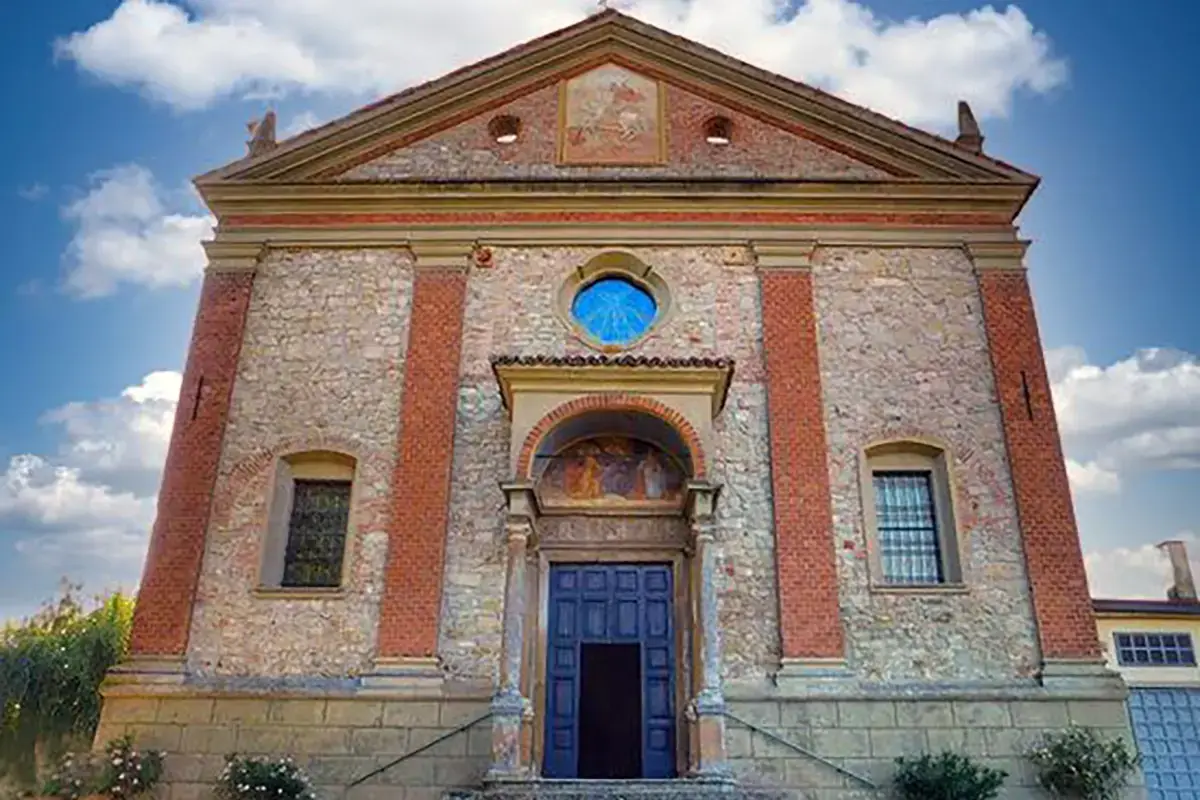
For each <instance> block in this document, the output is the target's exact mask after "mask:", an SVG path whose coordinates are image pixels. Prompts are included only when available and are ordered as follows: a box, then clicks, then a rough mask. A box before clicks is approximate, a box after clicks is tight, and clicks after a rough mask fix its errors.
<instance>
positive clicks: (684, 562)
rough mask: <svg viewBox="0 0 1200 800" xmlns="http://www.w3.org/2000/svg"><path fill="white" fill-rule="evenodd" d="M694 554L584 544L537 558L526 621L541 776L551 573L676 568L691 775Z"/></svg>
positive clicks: (679, 684)
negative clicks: (599, 567)
mask: <svg viewBox="0 0 1200 800" xmlns="http://www.w3.org/2000/svg"><path fill="white" fill-rule="evenodd" d="M690 562H691V558H690V555H689V554H688V553H687V552H686V550H685V549H684V548H682V547H681V548H664V547H662V546H661V545H654V546H642V547H639V546H637V545H636V544H619V545H617V546H616V547H612V548H605V547H603V545H602V544H599V543H592V542H583V543H578V544H557V543H556V544H554V545H546V546H543V547H539V548H538V549H537V551H536V552H533V553H532V554H531V559H530V566H531V567H532V570H531V571H532V573H533V574H532V575H531V576H530V586H531V591H532V594H533V602H531V603H529V604H528V605H527V608H528V609H529V610H528V612H527V619H526V630H530V631H534V632H535V635H534V636H531V637H528V642H529V647H528V652H527V653H526V657H525V659H524V660H525V667H526V668H525V669H524V670H522V671H523V673H524V676H523V680H522V687H521V689H522V693H523V694H524V695H525V696H526V697H528V698H530V700H531V702H532V703H533V720H532V731H531V733H532V738H533V741H532V752H531V761H532V764H531V765H530V766H531V767H532V769H533V770H534V771H535V773H536V774H539V775H540V774H541V771H542V764H543V762H544V759H545V752H546V751H545V737H546V667H547V661H546V659H547V658H548V657H549V628H548V622H549V619H550V568H551V566H552V565H554V564H588V563H594V564H618V563H621V564H650V563H655V564H670V565H671V579H672V583H673V587H672V588H673V591H674V596H673V597H672V604H673V605H672V609H671V613H672V614H673V616H674V621H675V664H674V669H675V771H676V774H678V775H681V776H682V775H686V774H688V771H689V765H690V763H691V762H690V760H689V749H688V744H689V738H690V731H689V724H688V720H687V716H686V709H687V707H688V700H689V698H691V697H692V669H691V663H690V662H691V655H692V653H693V647H694V642H693V635H692V634H693V632H692V627H693V624H692V614H691V607H692V606H691V592H690V589H689V587H690V584H691V581H690V580H689V578H688V576H689V570H690V567H691V563H690Z"/></svg>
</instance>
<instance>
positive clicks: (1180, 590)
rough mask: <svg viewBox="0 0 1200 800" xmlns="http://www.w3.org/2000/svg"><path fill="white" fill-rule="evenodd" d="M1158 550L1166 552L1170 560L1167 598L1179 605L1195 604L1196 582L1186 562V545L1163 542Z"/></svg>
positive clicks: (1173, 541)
mask: <svg viewBox="0 0 1200 800" xmlns="http://www.w3.org/2000/svg"><path fill="white" fill-rule="evenodd" d="M1158 547H1159V549H1161V550H1166V551H1167V556H1168V557H1169V558H1170V559H1171V572H1172V574H1173V581H1172V583H1171V588H1170V589H1168V590H1167V597H1169V598H1171V599H1172V600H1175V601H1178V602H1180V603H1195V602H1197V600H1196V581H1195V579H1194V578H1193V577H1192V565H1191V563H1189V562H1188V552H1187V545H1185V544H1184V543H1183V542H1181V541H1178V540H1171V541H1167V542H1163V543H1161V544H1160V545H1158Z"/></svg>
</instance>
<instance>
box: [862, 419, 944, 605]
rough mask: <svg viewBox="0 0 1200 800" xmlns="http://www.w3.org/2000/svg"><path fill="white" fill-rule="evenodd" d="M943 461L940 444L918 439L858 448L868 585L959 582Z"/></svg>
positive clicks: (939, 584) (892, 585)
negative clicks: (869, 580) (868, 556)
mask: <svg viewBox="0 0 1200 800" xmlns="http://www.w3.org/2000/svg"><path fill="white" fill-rule="evenodd" d="M949 461H950V459H949V456H948V454H947V452H946V450H945V449H944V448H943V447H941V446H939V445H937V444H934V443H931V442H924V441H911V440H905V441H892V442H884V443H880V444H876V445H872V446H871V447H868V448H867V449H866V450H864V452H863V456H862V481H861V483H862V490H863V516H864V518H865V521H866V531H867V539H868V544H869V548H868V549H869V552H870V568H871V583H872V585H874V586H878V587H896V588H904V587H908V588H923V587H937V586H957V585H961V584H962V581H963V573H962V559H961V556H960V552H959V540H958V528H957V524H956V522H955V516H954V490H953V480H952V475H951V470H950V467H949Z"/></svg>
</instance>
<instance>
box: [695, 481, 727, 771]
mask: <svg viewBox="0 0 1200 800" xmlns="http://www.w3.org/2000/svg"><path fill="white" fill-rule="evenodd" d="M719 494H720V487H719V486H716V485H713V484H710V483H707V482H700V481H693V482H692V483H690V484H689V485H688V517H689V519H690V522H691V532H692V540H691V546H692V559H691V570H690V579H691V587H690V588H691V598H692V603H691V605H692V644H693V650H694V653H695V656H694V672H693V676H694V689H695V691H694V693H693V696H692V698H691V701H690V702H689V704H688V709H687V719H688V723H689V726H690V740H691V745H692V747H691V770H692V773H693V775H694V776H695V777H702V778H711V777H726V776H728V775H729V774H730V773H729V765H728V759H727V753H726V748H725V693H724V689H723V687H722V682H721V629H720V624H719V621H718V619H717V587H716V552H715V542H716V538H715V530H716V529H715V523H714V521H713V517H714V514H715V512H716V505H717V496H718V495H719Z"/></svg>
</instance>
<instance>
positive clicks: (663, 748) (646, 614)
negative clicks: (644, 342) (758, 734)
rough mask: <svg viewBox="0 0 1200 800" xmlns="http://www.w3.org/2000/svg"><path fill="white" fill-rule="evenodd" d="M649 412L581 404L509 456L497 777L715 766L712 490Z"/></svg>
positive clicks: (671, 431) (669, 425)
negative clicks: (515, 476)
mask: <svg viewBox="0 0 1200 800" xmlns="http://www.w3.org/2000/svg"><path fill="white" fill-rule="evenodd" d="M626 399H628V398H626ZM655 405H656V404H654V403H638V402H618V401H616V400H612V401H611V402H609V403H607V404H604V403H599V402H596V401H595V400H594V399H591V398H589V399H588V401H587V402H578V403H576V404H575V408H573V409H571V411H572V412H573V413H562V410H561V409H556V411H555V412H551V413H550V414H548V415H547V419H548V420H549V424H545V425H543V424H539V425H536V426H534V427H533V429H532V430H531V432H530V434H529V438H528V439H527V440H526V441H525V443H524V446H523V447H522V450H521V456H522V457H521V458H520V460H519V469H520V470H521V471H522V472H523V473H524V474H523V475H522V478H523V479H524V480H521V481H519V482H514V483H512V484H507V485H506V487H505V488H506V492H507V494H508V500H509V503H508V508H509V522H508V535H509V585H508V591H507V595H506V604H507V607H506V611H505V626H504V627H505V635H504V645H505V648H506V649H505V658H504V665H503V667H502V674H501V690H500V692H499V694H498V695H497V700H496V703H495V705H494V710H495V712H496V715H497V716H496V723H495V724H496V732H497V733H496V736H495V742H496V764H495V768H494V774H495V775H497V776H500V777H503V776H504V775H505V774H508V773H507V771H506V770H507V768H508V767H509V766H511V767H512V768H513V769H515V771H516V772H518V773H523V774H534V775H540V776H542V777H545V778H565V779H610V780H611V779H643V778H646V779H662V778H672V777H676V776H679V775H681V774H705V773H706V771H707V772H713V771H720V770H722V769H723V768H724V752H723V751H724V741H723V739H724V737H723V723H722V720H721V717H720V714H721V713H722V712H723V704H722V702H721V694H720V685H719V639H718V637H717V632H716V630H715V621H716V614H715V596H713V594H712V586H711V584H712V581H711V576H712V564H711V559H712V553H711V547H710V544H711V514H712V508H713V504H714V503H715V500H716V494H717V492H716V489H715V488H714V487H712V486H711V485H709V484H707V483H705V482H704V481H702V480H697V477H696V476H697V472H698V465H699V467H700V469H702V465H703V463H704V460H703V454H702V452H700V451H699V443H698V439H697V437H696V435H695V432H694V431H693V430H692V429H691V428H690V426H688V425H687V424H686V422H684V421H683V420H681V419H679V418H672V415H671V414H669V413H665V414H659V413H655V410H656V409H655ZM576 409H578V410H577V411H576ZM675 416H676V417H677V415H675ZM681 423H682V424H681ZM701 474H702V473H701ZM706 575H707V579H706ZM706 580H707V582H706ZM708 606H711V607H712V608H711V612H710V611H709V610H708ZM526 632H528V635H526ZM518 653H519V655H518ZM518 704H519V707H520V709H521V724H520V726H519V727H518V726H516V725H515V724H514V723H515V719H514V715H515V712H516V710H517V708H518ZM702 728H708V729H712V732H711V733H709V734H708V737H707V742H709V743H710V745H711V743H713V742H715V743H716V745H715V749H714V746H708V747H707V748H706V747H705V746H704V745H703V743H702V741H701V740H702V739H703V738H704V735H703V730H702ZM518 731H519V733H518ZM713 733H715V734H716V735H715V736H714V735H713ZM706 749H707V751H708V752H707V753H706Z"/></svg>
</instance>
